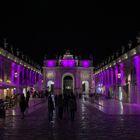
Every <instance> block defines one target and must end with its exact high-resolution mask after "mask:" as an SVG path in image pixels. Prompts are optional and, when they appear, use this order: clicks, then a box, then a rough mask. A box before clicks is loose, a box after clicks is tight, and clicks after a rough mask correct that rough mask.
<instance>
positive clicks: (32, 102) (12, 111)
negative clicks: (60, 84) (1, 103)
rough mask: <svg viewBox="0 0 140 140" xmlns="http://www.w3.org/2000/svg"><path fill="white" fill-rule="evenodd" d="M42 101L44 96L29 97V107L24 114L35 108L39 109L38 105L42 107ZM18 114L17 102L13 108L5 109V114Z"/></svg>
mask: <svg viewBox="0 0 140 140" xmlns="http://www.w3.org/2000/svg"><path fill="white" fill-rule="evenodd" d="M44 102H45V99H44V98H31V99H30V100H29V108H28V110H27V111H26V112H25V114H30V113H32V112H34V111H35V110H37V109H39V108H40V107H42V103H44ZM18 115H21V112H20V108H19V104H17V105H16V106H15V107H13V108H9V109H7V110H6V116H18Z"/></svg>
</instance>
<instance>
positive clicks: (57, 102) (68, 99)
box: [47, 92, 77, 121]
mask: <svg viewBox="0 0 140 140" xmlns="http://www.w3.org/2000/svg"><path fill="white" fill-rule="evenodd" d="M47 99H48V118H49V121H52V120H53V114H54V111H55V112H56V115H57V117H58V119H60V120H62V119H63V115H64V113H67V114H69V115H70V118H71V120H72V121H74V119H75V112H76V111H77V103H76V97H75V95H74V94H73V92H70V93H64V94H63V95H62V94H60V95H55V96H54V94H53V93H52V92H50V93H49V94H48V96H47Z"/></svg>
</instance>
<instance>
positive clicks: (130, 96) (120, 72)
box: [94, 38, 140, 104]
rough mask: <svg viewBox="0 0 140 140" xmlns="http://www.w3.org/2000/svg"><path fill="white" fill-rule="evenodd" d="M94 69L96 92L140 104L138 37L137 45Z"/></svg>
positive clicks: (139, 46) (139, 49)
mask: <svg viewBox="0 0 140 140" xmlns="http://www.w3.org/2000/svg"><path fill="white" fill-rule="evenodd" d="M131 46H132V44H131V43H129V48H130V49H129V50H128V51H127V52H125V53H124V51H123V49H122V53H123V54H122V55H121V56H120V57H118V58H117V59H115V60H113V61H112V62H110V63H108V64H106V65H105V66H103V67H101V68H99V69H98V70H96V71H95V74H94V80H95V87H96V93H98V94H103V95H105V96H110V97H112V98H115V99H118V100H120V101H123V102H129V103H135V104H140V38H139V40H138V42H137V45H136V46H135V47H134V48H133V49H131Z"/></svg>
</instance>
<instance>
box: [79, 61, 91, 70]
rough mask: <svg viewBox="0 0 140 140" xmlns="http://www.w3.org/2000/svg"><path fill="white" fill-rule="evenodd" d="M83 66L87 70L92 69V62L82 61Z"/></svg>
mask: <svg viewBox="0 0 140 140" xmlns="http://www.w3.org/2000/svg"><path fill="white" fill-rule="evenodd" d="M81 66H82V67H85V68H87V67H90V61H89V60H83V61H81Z"/></svg>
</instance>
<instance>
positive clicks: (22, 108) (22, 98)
mask: <svg viewBox="0 0 140 140" xmlns="http://www.w3.org/2000/svg"><path fill="white" fill-rule="evenodd" d="M19 106H20V110H21V113H22V119H24V112H25V109H26V101H25V97H24V94H21V95H20V101H19Z"/></svg>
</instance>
